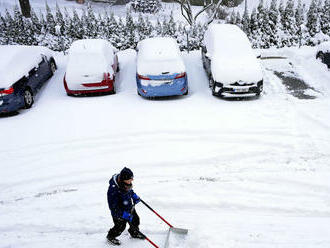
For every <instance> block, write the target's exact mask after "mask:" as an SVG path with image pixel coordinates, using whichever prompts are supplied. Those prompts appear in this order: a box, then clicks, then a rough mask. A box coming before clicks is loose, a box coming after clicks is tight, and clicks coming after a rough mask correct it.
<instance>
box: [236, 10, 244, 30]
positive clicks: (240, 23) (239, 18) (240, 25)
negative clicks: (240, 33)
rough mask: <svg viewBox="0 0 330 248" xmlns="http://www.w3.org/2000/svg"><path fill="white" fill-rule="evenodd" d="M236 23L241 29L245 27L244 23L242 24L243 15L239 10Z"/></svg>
mask: <svg viewBox="0 0 330 248" xmlns="http://www.w3.org/2000/svg"><path fill="white" fill-rule="evenodd" d="M235 24H236V25H237V26H239V27H240V28H241V29H242V28H243V25H242V18H241V15H240V13H239V11H237V12H236V17H235Z"/></svg>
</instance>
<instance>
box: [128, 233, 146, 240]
mask: <svg viewBox="0 0 330 248" xmlns="http://www.w3.org/2000/svg"><path fill="white" fill-rule="evenodd" d="M130 234H131V237H132V238H133V239H145V238H146V237H145V236H144V235H143V234H142V233H140V232H132V233H130Z"/></svg>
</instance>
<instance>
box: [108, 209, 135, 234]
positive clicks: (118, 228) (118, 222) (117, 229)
mask: <svg viewBox="0 0 330 248" xmlns="http://www.w3.org/2000/svg"><path fill="white" fill-rule="evenodd" d="M132 214H133V219H132V222H131V223H129V222H128V221H127V220H124V219H122V218H114V217H112V219H113V223H114V224H115V225H114V227H113V228H111V229H110V230H109V232H108V236H107V237H109V238H115V237H118V236H119V235H120V234H121V233H122V232H123V231H124V230H125V228H126V223H127V222H128V224H129V225H130V227H129V229H128V232H129V233H130V234H131V235H132V236H134V235H135V234H136V233H137V231H138V230H139V225H140V218H139V216H138V215H137V213H136V211H135V210H134V211H133V213H132Z"/></svg>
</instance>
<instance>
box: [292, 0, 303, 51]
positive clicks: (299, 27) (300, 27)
mask: <svg viewBox="0 0 330 248" xmlns="http://www.w3.org/2000/svg"><path fill="white" fill-rule="evenodd" d="M294 16H295V20H296V25H297V37H298V44H299V47H301V46H302V45H304V40H303V36H304V33H303V30H304V22H305V20H304V10H303V6H302V4H301V0H298V5H297V8H296V10H295V13H294Z"/></svg>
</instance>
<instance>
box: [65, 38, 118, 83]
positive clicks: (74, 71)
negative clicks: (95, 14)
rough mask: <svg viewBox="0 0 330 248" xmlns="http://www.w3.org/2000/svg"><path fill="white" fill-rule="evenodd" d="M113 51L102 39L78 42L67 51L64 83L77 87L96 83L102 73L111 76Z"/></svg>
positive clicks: (102, 77) (100, 78) (99, 80)
mask: <svg viewBox="0 0 330 248" xmlns="http://www.w3.org/2000/svg"><path fill="white" fill-rule="evenodd" d="M113 63H114V49H113V48H112V46H111V44H110V43H109V42H107V41H105V40H102V39H90V40H78V41H75V42H73V43H72V45H71V47H70V49H69V61H68V65H67V71H66V76H65V78H66V81H67V83H68V84H69V85H70V86H74V87H77V86H79V85H80V84H81V83H97V82H101V81H102V80H103V79H104V73H107V72H109V73H110V74H113V73H114V71H113V68H112V65H113Z"/></svg>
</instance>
